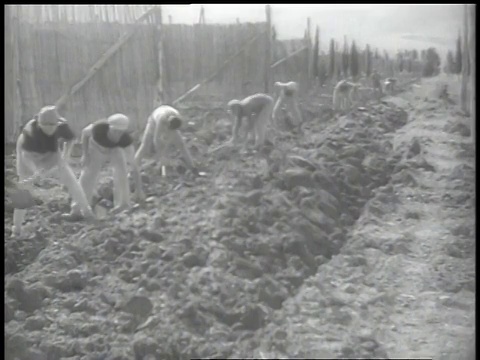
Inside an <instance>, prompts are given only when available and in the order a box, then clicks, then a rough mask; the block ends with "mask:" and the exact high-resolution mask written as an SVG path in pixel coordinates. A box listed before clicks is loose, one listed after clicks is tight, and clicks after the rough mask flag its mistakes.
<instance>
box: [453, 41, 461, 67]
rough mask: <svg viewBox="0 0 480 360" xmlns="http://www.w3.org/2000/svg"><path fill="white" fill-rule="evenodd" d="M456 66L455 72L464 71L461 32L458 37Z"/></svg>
mask: <svg viewBox="0 0 480 360" xmlns="http://www.w3.org/2000/svg"><path fill="white" fill-rule="evenodd" d="M455 67H456V69H455V70H456V71H454V74H460V73H461V72H462V36H461V35H460V34H459V35H458V38H457V52H456V53H455Z"/></svg>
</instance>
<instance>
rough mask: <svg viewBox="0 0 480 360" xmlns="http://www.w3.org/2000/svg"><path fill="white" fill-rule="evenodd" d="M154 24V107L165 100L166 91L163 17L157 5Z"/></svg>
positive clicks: (160, 8)
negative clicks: (156, 67)
mask: <svg viewBox="0 0 480 360" xmlns="http://www.w3.org/2000/svg"><path fill="white" fill-rule="evenodd" d="M154 18H155V24H156V27H157V37H156V40H157V44H156V45H157V53H158V65H157V66H158V79H157V84H156V95H155V99H154V108H157V107H158V106H160V105H162V104H164V103H165V102H166V101H167V97H168V96H167V93H166V90H165V85H166V84H165V76H164V69H165V66H164V65H165V62H164V54H165V53H164V48H163V42H164V38H165V36H164V27H163V21H162V20H163V19H162V7H161V6H160V5H159V6H158V7H157V10H156V11H155V17H154Z"/></svg>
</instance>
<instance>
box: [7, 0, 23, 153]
mask: <svg viewBox="0 0 480 360" xmlns="http://www.w3.org/2000/svg"><path fill="white" fill-rule="evenodd" d="M17 9H18V5H7V6H5V35H6V36H5V44H4V51H5V68H4V69H5V81H4V101H5V110H4V129H5V133H4V137H5V144H7V143H12V142H14V141H15V139H14V138H15V137H16V135H17V132H18V131H17V130H18V128H19V125H20V123H21V119H22V108H21V99H20V92H19V88H18V86H19V84H18V76H19V69H18V32H17V29H18V24H17V22H18V11H17Z"/></svg>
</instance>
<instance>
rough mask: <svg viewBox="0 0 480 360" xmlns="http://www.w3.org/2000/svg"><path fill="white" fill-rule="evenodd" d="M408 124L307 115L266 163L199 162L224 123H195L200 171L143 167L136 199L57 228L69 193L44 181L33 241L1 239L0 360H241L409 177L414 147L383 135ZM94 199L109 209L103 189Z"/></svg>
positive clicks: (387, 113)
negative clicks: (1, 334) (1, 319)
mask: <svg viewBox="0 0 480 360" xmlns="http://www.w3.org/2000/svg"><path fill="white" fill-rule="evenodd" d="M208 116H212V114H209V115H208ZM406 122H407V113H406V112H405V111H404V110H401V109H400V108H397V107H396V106H394V105H392V104H378V105H367V106H366V107H364V108H362V109H359V110H355V111H353V112H351V113H350V114H349V115H348V116H347V117H342V118H340V119H335V120H333V119H332V120H330V121H326V120H325V119H323V120H320V119H319V118H318V117H316V118H314V119H311V120H310V121H309V124H308V125H307V126H306V128H305V133H306V135H305V138H304V139H302V140H301V144H296V143H295V141H296V140H295V137H294V136H289V137H286V138H284V139H282V140H281V143H282V144H284V145H285V146H283V147H282V146H279V147H280V148H283V150H278V149H277V150H272V149H270V150H271V151H270V152H267V153H265V154H263V155H252V154H243V155H239V154H233V153H232V152H231V151H229V150H225V151H221V152H219V153H217V154H215V155H213V156H212V155H210V156H208V155H207V150H208V148H209V147H210V146H214V145H216V144H217V143H218V142H219V141H221V140H223V139H224V138H226V137H227V136H228V133H229V129H228V126H226V125H225V124H223V123H222V122H221V121H217V122H216V125H215V128H214V129H208V128H205V127H203V128H201V127H198V128H195V127H192V129H191V132H188V133H187V135H186V136H187V140H188V142H190V143H191V145H192V148H193V153H194V156H195V157H196V159H198V160H199V161H200V163H201V164H203V165H202V170H205V171H206V172H207V173H208V174H209V175H208V176H207V177H206V178H199V179H195V180H193V179H191V178H188V175H184V176H181V181H179V178H178V175H176V174H174V173H170V175H169V176H168V177H167V179H166V180H167V181H158V180H157V179H158V169H156V168H155V169H154V168H152V169H148V170H146V171H145V173H144V174H143V178H144V180H145V187H146V191H147V193H148V194H150V195H151V197H150V198H149V199H148V201H147V204H146V205H145V206H144V207H138V206H136V207H134V209H132V210H131V211H129V212H128V213H124V214H121V215H118V216H117V217H107V219H106V221H105V223H104V225H103V226H93V225H85V224H82V223H62V222H61V221H60V217H59V213H60V212H63V211H68V198H67V196H66V195H64V194H63V193H62V191H59V187H58V186H56V185H52V184H50V183H49V182H48V181H43V182H42V183H41V184H40V185H41V186H42V191H44V192H45V193H46V194H50V195H49V200H50V202H49V204H48V206H39V207H36V208H35V209H33V210H32V211H30V212H29V215H28V216H29V217H28V219H29V221H30V223H31V226H32V227H33V228H34V229H35V235H34V236H32V237H31V238H29V239H26V240H23V241H22V240H7V241H6V244H5V251H6V261H5V272H6V274H7V275H6V279H5V280H6V290H5V297H6V300H5V322H6V325H5V329H6V330H5V331H6V347H7V350H6V357H7V359H14V358H15V357H16V358H18V359H20V360H22V359H33V358H35V359H43V358H45V359H61V358H68V359H116V360H119V359H132V358H135V359H146V358H148V359H180V358H181V359H184V358H195V357H196V358H198V357H202V358H215V357H222V358H225V357H251V356H252V351H253V349H256V348H257V347H258V346H259V344H260V341H261V340H263V341H265V339H259V338H258V336H257V335H258V334H259V333H260V330H262V329H264V328H265V326H266V325H267V324H269V323H274V322H275V310H278V309H281V308H282V303H283V302H284V301H285V300H286V299H287V298H289V297H291V296H293V295H294V294H295V293H296V291H297V289H298V288H299V287H300V286H301V285H302V283H303V282H304V281H305V279H307V278H308V277H310V276H311V275H313V274H315V273H316V272H317V269H318V267H319V266H320V265H322V264H325V263H326V262H328V261H329V260H330V259H331V258H332V256H333V255H335V254H338V253H339V252H341V249H342V246H343V245H344V244H345V241H346V239H347V237H348V231H349V229H350V227H351V226H352V225H353V224H354V223H355V221H356V219H357V218H358V217H359V215H360V213H361V212H362V209H363V207H364V206H365V204H367V203H368V207H369V211H388V208H387V207H388V206H387V207H386V205H385V204H388V203H391V202H394V201H395V199H394V194H393V193H391V195H385V193H383V195H382V196H383V197H388V196H391V197H392V198H391V199H381V201H380V200H379V199H378V197H375V198H374V195H375V194H376V193H377V189H379V188H382V187H384V186H385V185H386V184H388V183H389V182H390V181H392V182H396V181H397V182H408V181H413V180H412V179H411V177H409V168H411V166H412V164H411V163H412V161H414V160H415V159H417V157H415V156H416V155H418V154H415V152H416V147H415V145H414V144H413V145H409V146H407V147H406V148H405V149H403V148H402V149H393V145H392V141H391V138H392V135H393V133H394V132H395V131H396V130H397V129H399V128H401V127H402V126H404V125H405V124H406ZM213 130H214V131H213ZM214 133H216V134H217V137H215V135H213V134H214ZM287 148H288V150H285V149H287ZM259 157H260V160H259ZM412 159H413V160H412ZM415 161H417V162H418V160H415ZM405 164H408V166H406V165H405ZM422 164H423V165H422ZM417 165H418V166H425V164H424V163H419V164H417ZM6 167H7V169H8V168H9V164H6ZM49 184H50V185H49ZM49 187H50V189H48V188H49ZM48 191H50V193H48ZM99 193H100V195H102V196H103V197H104V198H106V199H105V200H103V201H104V202H105V203H107V205H106V206H109V204H108V203H109V201H111V183H110V182H108V181H106V182H105V183H104V185H103V186H102V187H101V189H100V191H99ZM5 220H6V222H5V224H6V228H5V236H6V237H8V236H9V235H10V233H9V229H10V225H11V214H10V213H6V219H5ZM263 335H265V334H263ZM268 336H269V337H271V339H270V340H271V341H277V340H278V339H281V334H279V333H278V332H273V333H272V334H268V335H267V337H268ZM267 340H268V339H267ZM270 340H269V341H270ZM277 342H278V341H277ZM42 356H43V357H42Z"/></svg>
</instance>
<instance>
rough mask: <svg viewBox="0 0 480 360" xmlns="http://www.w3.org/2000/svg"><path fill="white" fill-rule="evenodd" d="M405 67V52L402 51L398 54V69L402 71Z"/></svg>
mask: <svg viewBox="0 0 480 360" xmlns="http://www.w3.org/2000/svg"><path fill="white" fill-rule="evenodd" d="M403 68H404V62H403V54H402V53H400V54H398V71H399V72H402V71H403Z"/></svg>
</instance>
